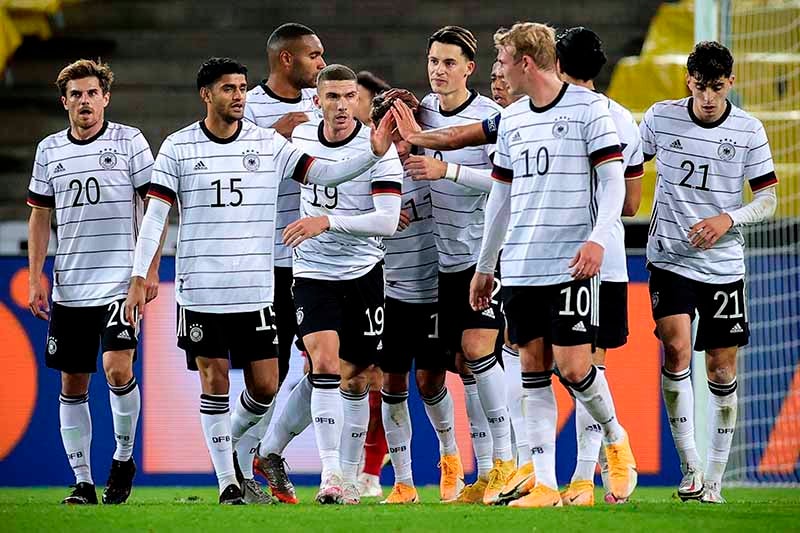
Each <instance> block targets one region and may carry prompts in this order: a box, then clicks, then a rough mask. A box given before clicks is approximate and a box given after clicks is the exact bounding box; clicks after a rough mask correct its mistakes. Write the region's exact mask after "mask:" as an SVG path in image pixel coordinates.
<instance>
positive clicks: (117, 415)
mask: <svg viewBox="0 0 800 533" xmlns="http://www.w3.org/2000/svg"><path fill="white" fill-rule="evenodd" d="M108 389H109V393H108V397H109V400H110V402H111V418H112V419H113V421H114V437H115V438H116V439H117V448H116V449H115V450H114V459H116V460H117V461H127V460H128V459H130V458H131V455H133V443H134V441H135V440H136V425H137V423H138V422H139V411H140V409H141V405H142V399H141V396H140V392H139V386H138V385H137V384H136V377H132V378H131V380H130V381H129V382H128V383H127V384H126V385H122V386H120V387H115V386H114V385H111V384H110V383H109V385H108Z"/></svg>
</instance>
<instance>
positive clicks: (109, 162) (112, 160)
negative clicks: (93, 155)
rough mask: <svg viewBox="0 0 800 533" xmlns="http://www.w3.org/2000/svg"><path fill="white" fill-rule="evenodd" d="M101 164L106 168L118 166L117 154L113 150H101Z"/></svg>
mask: <svg viewBox="0 0 800 533" xmlns="http://www.w3.org/2000/svg"><path fill="white" fill-rule="evenodd" d="M100 166H101V167H103V168H104V169H106V170H110V169H112V168H114V167H115V166H117V154H115V153H114V152H111V151H108V152H100Z"/></svg>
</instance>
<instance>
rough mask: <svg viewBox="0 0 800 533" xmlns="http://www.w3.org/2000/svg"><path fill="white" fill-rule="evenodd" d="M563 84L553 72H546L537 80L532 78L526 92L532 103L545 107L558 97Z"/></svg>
mask: <svg viewBox="0 0 800 533" xmlns="http://www.w3.org/2000/svg"><path fill="white" fill-rule="evenodd" d="M563 86H564V82H563V81H561V80H560V79H559V78H558V76H556V74H555V73H554V72H546V73H543V75H542V76H541V77H540V78H539V79H538V80H532V83H531V84H530V85H529V86H528V91H527V93H528V96H530V97H531V100H532V101H533V105H535V106H536V107H545V106H547V105H548V104H550V102H552V101H553V100H555V99H556V98H557V97H558V93H560V92H561V88H562V87H563Z"/></svg>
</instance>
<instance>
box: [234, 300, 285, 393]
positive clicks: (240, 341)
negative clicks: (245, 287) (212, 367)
mask: <svg viewBox="0 0 800 533" xmlns="http://www.w3.org/2000/svg"><path fill="white" fill-rule="evenodd" d="M225 320H226V321H227V324H228V327H227V328H226V334H227V338H226V344H227V345H228V347H229V352H230V359H231V367H232V368H237V369H238V368H247V367H248V366H249V365H250V363H252V362H254V361H264V360H268V359H277V357H278V336H277V331H276V328H275V312H274V310H273V309H272V306H271V305H267V306H265V307H263V308H261V309H259V310H257V311H247V312H243V313H230V314H228V315H226V317H225ZM269 367H270V368H274V369H275V370H277V368H278V367H277V362H276V363H275V364H274V365H270V366H269ZM273 377H274V378H276V379H277V374H276V375H275V376H270V378H273Z"/></svg>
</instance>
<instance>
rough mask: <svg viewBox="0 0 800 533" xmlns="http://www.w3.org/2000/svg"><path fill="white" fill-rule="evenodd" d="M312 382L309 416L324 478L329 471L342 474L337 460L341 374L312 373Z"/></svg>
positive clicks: (340, 440)
mask: <svg viewBox="0 0 800 533" xmlns="http://www.w3.org/2000/svg"><path fill="white" fill-rule="evenodd" d="M311 384H312V386H313V388H312V390H311V418H312V424H313V425H314V437H315V438H316V441H317V450H319V458H320V460H321V461H322V479H323V480H324V479H325V478H326V477H327V476H328V475H330V474H338V475H340V476H341V475H342V467H341V464H340V463H339V446H340V445H341V442H342V418H343V416H344V407H343V406H342V395H341V394H340V393H339V385H340V384H341V377H340V376H339V375H338V374H312V375H311ZM362 446H363V443H362Z"/></svg>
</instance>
